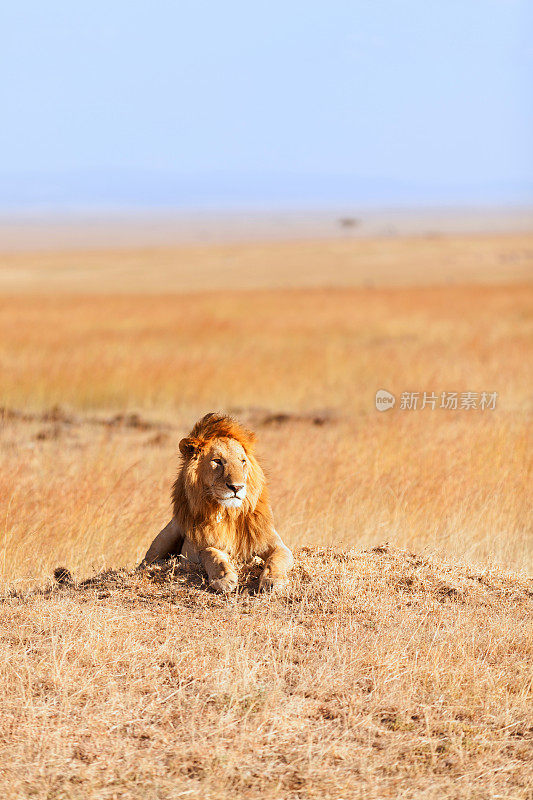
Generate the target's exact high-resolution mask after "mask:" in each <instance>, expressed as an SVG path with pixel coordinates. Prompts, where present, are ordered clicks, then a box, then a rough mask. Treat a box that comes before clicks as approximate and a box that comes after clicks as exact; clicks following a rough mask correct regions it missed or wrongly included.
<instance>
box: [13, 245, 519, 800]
mask: <svg viewBox="0 0 533 800" xmlns="http://www.w3.org/2000/svg"><path fill="white" fill-rule="evenodd" d="M528 242H529V243H528ZM186 251H187V253H188V259H189V260H188V261H187V260H185V261H186V263H185V262H181V261H179V259H178V258H177V256H176V253H178V254H181V255H180V258H181V257H182V256H183V254H184V253H185V252H186ZM209 252H210V251H208V249H207V248H203V249H202V248H196V249H195V248H189V249H188V250H187V249H186V248H181V249H179V251H178V250H177V249H176V250H175V251H172V253H173V254H174V256H176V259H177V260H174V261H173V260H172V259H170V260H169V258H170V257H169V253H171V251H164V252H163V251H155V252H151V253H142V252H137V253H133V252H132V253H119V254H115V255H113V254H109V253H107V254H103V253H93V254H90V253H86V254H63V255H60V254H50V255H47V256H35V255H34V256H33V257H31V256H29V255H18V256H10V257H6V259H5V260H4V264H3V266H0V286H3V287H4V288H7V287H9V290H10V291H11V294H10V295H7V294H6V295H4V296H3V297H2V298H1V299H0V365H1V370H2V373H1V374H2V379H1V384H0V406H1V407H2V408H3V412H2V414H1V416H0V459H1V470H0V497H1V498H2V506H1V511H2V525H1V527H0V541H1V546H0V581H1V582H2V583H3V584H4V586H5V594H4V597H3V602H2V606H1V607H2V617H3V624H2V625H1V626H0V642H1V645H0V653H1V656H0V658H1V662H0V669H1V670H2V673H1V674H2V684H3V688H4V695H3V700H2V705H1V707H0V715H1V721H0V789H1V791H2V796H5V797H6V798H9V799H10V800H11V798H22V797H28V796H34V797H38V798H49V799H50V800H52V798H53V799H54V800H56V798H57V799H59V798H78V797H79V798H98V800H100V799H102V800H104V799H105V800H107V798H110V799H111V798H136V797H139V798H148V799H149V798H168V799H169V800H174V798H178V797H193V798H194V797H198V798H213V799H216V798H227V797H230V796H232V797H233V796H237V797H249V798H255V797H263V798H265V800H268V798H272V800H274V798H304V797H317V798H336V799H337V800H339V798H345V800H346V799H347V798H359V797H361V798H376V800H378V798H385V797H391V798H392V797H405V798H408V797H409V798H410V797H417V798H418V797H420V798H496V797H503V798H508V800H511V799H512V798H530V797H531V794H530V786H531V780H533V775H532V773H531V761H532V759H533V748H532V741H533V740H532V733H533V714H532V713H531V707H532V705H531V701H532V698H531V683H532V659H531V655H532V654H531V642H532V638H531V619H532V615H531V611H532V600H531V584H530V583H528V581H527V575H528V574H530V573H531V569H532V567H533V541H532V536H531V532H532V513H531V509H532V507H533V503H532V498H531V485H532V469H531V452H532V448H531V435H530V434H531V415H532V411H533V405H532V396H531V379H530V376H529V374H528V370H527V365H528V363H529V362H530V361H531V343H532V333H533V315H532V300H533V290H532V288H531V286H530V285H528V284H526V283H518V284H514V285H513V284H512V283H510V282H509V283H507V284H503V283H501V281H502V280H503V277H504V271H506V275H507V278H508V280H509V281H511V279H520V280H522V281H523V280H524V278H525V277H526V276H527V272H528V269H530V267H531V245H530V240H528V239H527V237H501V238H500V239H495V238H492V239H490V238H489V237H483V238H482V237H478V238H477V239H476V238H473V237H470V238H469V239H467V238H465V239H459V238H457V239H450V240H448V239H446V240H438V239H434V240H433V239H426V240H422V239H421V240H394V241H393V240H391V241H387V242H357V243H352V242H344V243H343V242H337V243H334V244H333V243H320V244H319V245H318V244H317V245H313V246H312V245H310V244H305V245H304V244H302V243H299V244H290V243H285V244H283V245H276V244H274V243H273V244H271V245H269V246H268V247H265V248H261V247H259V246H255V249H254V247H253V246H246V247H245V246H237V245H232V246H227V247H225V248H213V249H212V251H211V256H209ZM174 256H173V257H174ZM167 257H168V258H167ZM73 258H74V259H79V265H80V269H79V270H78V269H76V268H74V269H71V266H72V264H73V261H72V259H73ZM232 258H233V261H232ZM77 263H78V262H77ZM305 263H309V275H308V276H306V275H305V274H304V270H303V267H304V265H305ZM232 264H233V266H231V265H232ZM269 264H271V265H272V268H273V273H272V277H271V283H270V285H271V286H273V285H278V286H279V285H287V284H290V285H294V286H296V285H301V284H304V285H307V287H309V286H312V285H315V284H318V283H322V284H324V282H325V281H324V277H323V276H324V268H325V267H326V268H327V270H328V271H327V274H328V275H329V274H331V273H334V275H333V277H332V279H331V281H329V278H328V282H330V283H331V284H332V285H333V284H341V285H344V284H346V285H347V286H348V285H350V284H351V285H352V288H344V289H334V288H329V289H325V288H321V289H311V288H292V289H284V290H282V289H276V290H274V289H269V290H261V291H258V290H253V289H252V288H251V287H253V286H256V285H259V286H262V285H265V284H266V283H267V280H268V274H267V272H268V265H269ZM147 265H148V266H151V267H152V269H153V270H155V274H151V275H148V274H147V273H146V270H145V271H144V272H143V270H142V269H141V267H143V266H144V267H146V266H147ZM187 265H189V266H187ZM191 265H193V266H194V268H195V269H197V270H198V272H197V273H196V274H193V271H192V267H191ZM428 265H429V266H432V267H433V268H434V271H433V272H432V273H431V274H429V273H428V272H427V269H428ZM248 266H249V269H248V268H247V267H248ZM82 267H83V268H82ZM104 267H107V268H106V269H104ZM393 267H394V269H395V270H396V272H398V271H399V272H401V273H402V278H401V279H399V280H394V281H393V282H395V283H402V282H403V283H409V282H413V281H415V282H416V281H419V282H426V283H427V282H431V279H432V278H434V277H435V276H438V282H442V281H443V280H447V279H450V278H452V277H454V278H456V277H457V276H458V275H459V274H463V275H467V276H468V277H469V279H471V280H472V281H476V285H474V283H472V284H470V285H463V286H452V285H447V286H440V287H435V286H433V287H432V286H426V287H423V288H422V287H418V288H416V287H414V286H403V287H397V288H370V287H368V286H367V287H366V288H364V287H360V288H353V285H354V284H358V283H360V284H362V283H364V282H365V281H366V280H367V279H368V275H369V274H370V275H371V276H375V278H374V279H373V280H374V282H375V283H376V285H379V284H380V283H383V282H385V281H387V280H388V279H389V278H391V276H392V270H393ZM222 268H223V269H224V270H229V272H227V273H224V274H227V275H230V277H231V279H232V280H233V281H234V282H235V283H236V284H238V285H240V286H242V285H245V286H248V287H249V288H248V289H247V290H244V291H240V292H230V291H224V292H218V293H214V292H207V291H203V292H199V291H198V292H195V293H189V294H187V295H185V294H181V295H180V294H170V293H164V294H163V293H159V294H157V293H154V294H150V295H143V294H142V293H141V292H142V290H143V289H146V288H148V287H149V288H150V289H151V290H159V291H160V292H161V290H162V289H163V288H164V286H165V285H168V286H169V288H171V289H177V288H178V287H179V285H180V275H181V277H183V285H184V287H185V288H189V289H193V288H195V289H200V288H202V286H204V285H206V283H207V282H212V283H211V285H217V281H216V278H215V276H216V275H220V274H222V273H221V271H220V270H221V269H222ZM232 270H233V271H232ZM424 270H426V271H425V272H424ZM37 273H39V275H40V277H39V275H38V274H37ZM285 276H287V277H285ZM424 276H425V277H424ZM483 277H485V279H486V280H487V281H488V282H492V283H493V284H496V283H498V285H492V286H489V285H485V286H483V285H480V281H482V280H483ZM195 281H196V283H195ZM291 282H292V283H291ZM45 283H46V286H47V287H48V288H49V289H50V288H53V289H55V290H57V291H58V293H57V294H55V295H51V294H39V292H38V290H39V288H40V287H42V286H44V285H45ZM84 288H85V289H87V290H88V291H89V293H83V292H82V291H81V290H82V289H84ZM125 288H128V289H129V290H130V292H135V294H133V293H130V294H125V293H115V294H113V293H112V292H113V290H114V289H120V290H121V291H122V292H123V290H124V289H125ZM73 289H79V290H80V291H77V292H76V293H75V294H72V293H70V294H69V291H70V292H72V291H73ZM96 289H99V290H100V292H102V293H100V294H94V293H91V292H94V291H95V290H96ZM28 290H31V291H28ZM104 292H105V293H104ZM379 388H386V389H389V390H391V391H393V392H395V393H397V394H399V393H400V392H402V391H404V390H412V391H416V390H418V391H421V392H423V391H424V390H426V391H435V392H437V393H440V392H441V391H454V390H456V391H468V390H472V391H478V392H480V391H483V390H487V391H497V392H498V393H499V399H498V404H497V407H496V409H495V410H494V411H488V410H487V411H484V412H482V411H479V410H476V411H445V410H442V409H435V410H434V411H431V410H428V409H426V410H424V411H416V412H408V411H404V410H400V409H399V408H398V406H396V408H395V409H394V410H393V411H389V412H387V413H384V414H379V413H378V412H377V411H376V410H375V408H374V395H375V392H376V390H377V389H379ZM56 406H57V407H56ZM211 409H223V410H236V411H237V413H238V414H239V416H241V417H242V418H244V419H245V420H246V421H248V422H249V423H250V424H251V425H252V426H254V427H255V428H256V429H257V432H258V434H259V441H260V451H261V455H262V458H263V460H264V462H265V464H266V466H267V470H268V474H269V482H270V485H271V490H272V499H273V505H274V511H275V517H276V521H277V524H278V527H279V530H280V532H281V533H282V535H283V537H284V538H285V539H286V540H287V541H288V543H289V544H291V545H292V546H293V547H298V546H302V545H317V546H320V547H324V545H335V546H336V548H339V547H342V548H344V550H339V549H336V550H329V549H327V550H317V549H312V550H309V549H307V550H306V549H304V550H302V551H300V552H299V553H298V556H297V568H296V570H295V572H294V574H293V577H292V579H291V584H290V586H289V588H288V590H287V593H286V594H285V595H284V596H283V597H281V598H265V597H257V596H255V595H253V594H249V592H248V591H247V590H246V584H247V582H248V584H250V581H251V585H252V588H253V581H254V576H255V572H254V569H255V568H253V569H252V571H251V573H246V570H244V571H243V582H244V588H243V590H242V592H241V593H240V594H239V595H238V596H236V597H234V598H230V599H229V600H227V601H226V600H223V599H220V598H218V597H215V596H214V595H212V594H210V593H209V592H207V591H206V590H205V587H204V586H203V585H202V578H201V576H200V575H198V574H197V573H196V572H195V571H194V570H193V571H192V572H191V571H187V570H185V571H184V570H183V568H180V569H176V568H174V567H169V569H166V570H162V571H159V572H158V571H153V572H151V573H148V574H144V575H137V576H136V575H134V574H133V573H131V572H128V571H127V570H131V568H132V567H133V566H134V564H135V563H136V562H137V561H138V560H139V559H140V557H141V556H142V555H143V553H144V551H145V549H146V547H147V545H148V544H149V542H150V539H151V537H152V536H153V534H154V533H156V532H157V531H158V530H159V527H160V525H162V524H164V523H165V522H166V521H167V520H168V513H169V492H170V485H171V482H172V479H173V477H174V472H175V460H176V451H177V441H178V439H179V437H180V436H181V435H182V434H183V433H184V432H185V431H186V430H187V429H188V428H189V427H190V425H191V423H192V422H194V421H195V419H196V418H197V417H198V416H199V415H200V414H202V413H204V412H205V411H207V410H211ZM384 540H388V541H390V542H391V543H393V545H394V546H391V547H388V548H378V549H377V550H368V548H372V547H375V546H376V545H377V544H378V543H380V542H383V541H384ZM354 546H355V547H357V550H355V549H353V548H354ZM397 547H401V548H408V549H409V550H410V551H417V552H418V553H422V555H421V556H412V555H410V554H409V553H408V552H403V551H399V550H397V549H395V548H397ZM361 548H367V552H362V551H361ZM60 563H64V564H66V565H68V567H69V568H71V569H72V571H73V573H74V575H75V578H76V579H77V580H81V579H82V578H83V577H85V576H87V575H89V574H91V573H92V572H93V571H95V572H98V571H99V570H102V569H109V568H119V567H124V570H123V571H122V572H119V573H108V574H107V575H104V576H103V577H98V578H97V579H96V580H95V581H93V582H92V583H89V584H78V585H76V586H75V587H64V588H56V589H53V590H52V589H51V588H44V589H39V588H37V590H35V587H39V586H41V587H42V586H45V587H46V581H47V580H48V579H49V577H50V575H51V573H52V570H53V568H54V567H55V566H57V565H58V564H60ZM13 590H14V591H15V594H13ZM10 592H11V594H10ZM528 792H529V794H528Z"/></svg>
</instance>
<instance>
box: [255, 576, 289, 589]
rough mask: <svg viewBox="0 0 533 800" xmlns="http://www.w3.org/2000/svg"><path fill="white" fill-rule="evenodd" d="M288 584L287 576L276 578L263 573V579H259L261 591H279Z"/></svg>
mask: <svg viewBox="0 0 533 800" xmlns="http://www.w3.org/2000/svg"><path fill="white" fill-rule="evenodd" d="M286 585H287V579H286V578H274V577H272V575H265V573H264V572H263V574H262V575H261V579H260V581H259V591H260V592H279V591H281V590H282V589H284V588H285V586H286Z"/></svg>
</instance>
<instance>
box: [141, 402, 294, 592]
mask: <svg viewBox="0 0 533 800" xmlns="http://www.w3.org/2000/svg"><path fill="white" fill-rule="evenodd" d="M254 444H255V435H254V434H253V433H252V432H251V431H249V430H248V429H247V428H245V427H244V426H243V425H241V424H240V423H238V422H237V421H236V420H234V419H232V418H231V417H228V416H225V415H220V414H214V413H210V414H206V416H205V417H203V418H202V419H201V420H199V421H198V422H197V423H196V425H195V426H194V427H193V429H192V431H191V432H190V434H189V436H187V437H186V438H184V439H182V440H181V442H180V452H181V456H182V462H181V467H180V471H179V474H178V477H177V479H176V481H175V483H174V487H173V492H172V502H173V510H174V516H173V518H172V520H171V521H170V523H169V524H168V525H167V526H166V528H164V530H163V531H161V533H160V534H159V536H158V537H156V539H155V540H154V542H153V543H152V545H151V547H150V549H149V550H148V552H147V554H146V556H145V561H146V562H151V561H154V560H157V559H160V558H164V557H166V556H167V555H169V554H170V553H178V554H179V553H182V554H184V555H186V556H187V557H189V558H191V559H192V560H197V561H199V562H200V563H202V564H203V565H204V566H205V568H206V570H207V572H208V575H209V578H210V581H211V585H212V586H213V587H214V588H216V589H218V590H220V591H231V589H232V588H235V585H236V580H237V578H236V573H235V570H234V569H233V567H232V566H231V564H230V562H229V556H230V555H231V556H233V557H234V558H237V559H239V560H242V561H246V560H249V559H250V558H251V557H252V556H253V555H259V556H261V557H262V558H264V559H265V570H264V573H263V578H262V586H263V587H264V588H277V587H278V586H281V585H282V583H283V581H284V578H285V577H286V573H287V570H288V569H290V567H291V566H292V563H293V559H292V554H291V553H290V550H289V549H288V548H287V547H286V546H285V545H284V544H283V542H282V541H281V539H280V537H279V535H278V533H277V532H276V530H275V528H274V523H273V519H272V511H271V508H270V505H269V501H268V490H267V485H266V480H265V476H264V473H263V470H262V469H261V467H260V465H259V463H258V461H257V459H256V457H255V455H254Z"/></svg>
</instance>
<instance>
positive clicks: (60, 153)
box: [0, 0, 533, 208]
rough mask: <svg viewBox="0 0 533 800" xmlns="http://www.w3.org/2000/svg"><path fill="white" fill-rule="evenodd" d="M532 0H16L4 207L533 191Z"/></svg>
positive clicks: (399, 198) (10, 11)
mask: <svg viewBox="0 0 533 800" xmlns="http://www.w3.org/2000/svg"><path fill="white" fill-rule="evenodd" d="M532 7H533V6H532V4H531V3H530V2H526V0H461V1H460V2H457V1H456V0H446V2H442V0H403V1H402V2H400V1H399V0H398V1H396V0H386V1H382V0H372V1H371V2H359V1H358V0H329V2H327V3H326V2H314V0H305V2H300V1H299V0H296V1H295V2H290V1H289V2H287V1H286V0H285V2H280V1H279V0H269V1H268V2H262V0H258V1H257V2H250V1H249V0H246V2H241V1H240V0H239V1H238V2H235V0H229V1H227V2H224V3H220V2H215V1H214V0H211V2H202V0H195V1H194V2H189V0H185V1H184V0H180V2H177V1H176V0H163V1H162V0H154V2H151V3H148V2H146V0H143V2H137V0H127V2H126V1H125V0H106V2H103V0H91V2H90V3H89V2H85V3H73V2H72V0H68V2H67V0H48V2H47V3H46V4H45V3H42V2H37V1H36V0H19V1H18V2H17V3H6V4H3V7H2V10H1V11H0V66H1V74H2V81H1V82H0V109H1V114H2V124H1V126H0V206H3V207H4V208H6V207H11V208H16V207H31V206H39V207H53V206H65V207H76V206H79V207H83V206H95V207H96V206H102V207H104V206H113V205H115V206H128V205H132V206H136V205H146V206H158V205H161V206H180V207H190V208H197V207H202V206H211V207H225V206H232V205H234V206H239V205H241V206H245V205H247V204H252V205H259V206H264V207H269V206H283V205H293V206H298V205H303V206H305V205H315V206H328V205H336V204H337V205H342V204H344V205H346V204H348V203H356V204H359V205H365V204H374V205H376V204H377V205H379V204H380V203H382V204H387V205H391V204H402V203H408V204H418V203H421V204H423V203H430V204H439V203H472V202H473V203H483V202H487V203H493V202H496V203H498V202H502V203H513V202H518V203H520V202H532V201H533V188H532V187H533V98H532V91H531V86H532V85H533V46H532V45H531V39H532V32H533V25H532V23H533V11H532Z"/></svg>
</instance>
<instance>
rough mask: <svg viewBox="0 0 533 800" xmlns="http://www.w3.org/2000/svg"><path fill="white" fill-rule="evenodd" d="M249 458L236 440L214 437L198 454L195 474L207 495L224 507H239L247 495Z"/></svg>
mask: <svg viewBox="0 0 533 800" xmlns="http://www.w3.org/2000/svg"><path fill="white" fill-rule="evenodd" d="M248 469H249V461H248V457H247V455H246V451H245V450H244V447H243V446H242V445H241V444H240V443H239V442H237V441H236V440H235V439H214V440H213V441H211V442H209V443H208V444H207V445H206V446H205V447H204V448H203V449H202V451H201V452H200V453H199V454H198V477H199V479H200V481H201V483H202V485H203V487H204V490H205V491H206V493H207V494H209V495H210V497H212V498H213V499H214V500H216V502H217V503H219V504H220V505H221V506H224V507H225V508H240V507H241V506H242V503H243V500H244V498H245V497H246V483H247V478H248Z"/></svg>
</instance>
